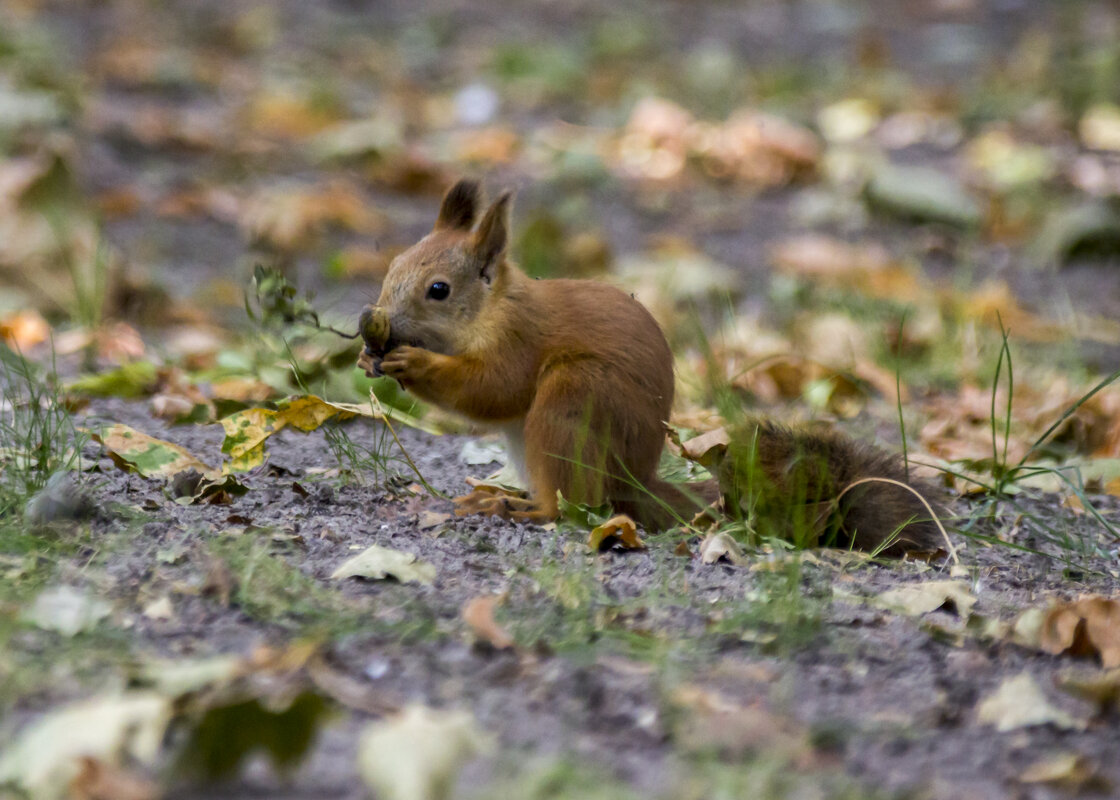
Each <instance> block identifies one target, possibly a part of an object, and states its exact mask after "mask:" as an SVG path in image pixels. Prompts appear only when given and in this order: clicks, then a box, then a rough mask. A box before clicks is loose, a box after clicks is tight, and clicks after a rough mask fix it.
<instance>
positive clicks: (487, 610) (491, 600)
mask: <svg viewBox="0 0 1120 800" xmlns="http://www.w3.org/2000/svg"><path fill="white" fill-rule="evenodd" d="M501 600H502V597H501V596H500V595H481V596H479V597H472V598H471V599H470V600H468V601H467V602H466V604H465V605H464V606H463V612H462V616H463V622H465V623H467V627H469V628H470V629H471V632H472V633H474V635H475V636H477V637H478V638H479V639H482V640H483V641H486V642H489V643H490V645H491V647H494V648H496V649H498V650H505V649H507V648H510V647H513V637H512V636H510V635H509V631H507V630H506V629H505V628H503V627H502V626H501V625H499V624H498V622H497V621H496V620H495V619H494V609H495V608H496V607H497V605H498V603H499V602H500V601H501Z"/></svg>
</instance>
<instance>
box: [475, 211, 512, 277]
mask: <svg viewBox="0 0 1120 800" xmlns="http://www.w3.org/2000/svg"><path fill="white" fill-rule="evenodd" d="M512 201H513V193H512V192H508V191H506V192H502V193H501V195H499V197H498V199H497V200H495V201H494V205H492V206H490V208H488V209H487V210H486V214H485V215H483V217H482V222H480V223H479V224H478V231H476V232H475V235H474V243H473V249H474V253H475V256H476V257H477V258H478V260H479V261H481V262H482V277H483V279H484V280H486V281H487V282H489V281H491V280H493V278H494V276H495V274H496V271H497V268H498V267H500V266H501V264H502V263H504V261H505V259H504V258H503V256H504V255H505V252H506V245H507V244H508V243H509V207H510V204H511V203H512Z"/></svg>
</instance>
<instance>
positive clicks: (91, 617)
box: [23, 586, 112, 636]
mask: <svg viewBox="0 0 1120 800" xmlns="http://www.w3.org/2000/svg"><path fill="white" fill-rule="evenodd" d="M111 610H112V609H111V608H110V606H109V604H108V603H106V602H105V601H104V600H99V599H98V598H96V597H93V596H92V595H90V594H89V593H88V592H86V591H84V590H82V589H76V588H74V587H73V586H57V587H55V588H52V589H44V590H43V591H42V592H40V593H39V595H38V597H36V598H35V601H34V602H33V603H32V604H31V606H30V607H29V608H28V609H26V610H25V611H24V613H23V619H24V620H25V621H27V622H30V623H31V624H33V625H35V626H36V627H38V628H42V629H43V630H47V631H58V632H59V633H61V634H62V635H63V636H76V635H77V634H79V633H82V632H83V631H88V630H92V629H93V628H96V627H97V626H98V625H99V624H100V622H101V620H103V619H105V618H106V617H108V616H109V612H110V611H111Z"/></svg>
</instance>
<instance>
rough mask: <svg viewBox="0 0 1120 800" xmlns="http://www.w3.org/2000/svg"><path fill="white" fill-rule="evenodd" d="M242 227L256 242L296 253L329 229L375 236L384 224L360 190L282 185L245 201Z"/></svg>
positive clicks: (330, 185) (346, 185)
mask: <svg viewBox="0 0 1120 800" xmlns="http://www.w3.org/2000/svg"><path fill="white" fill-rule="evenodd" d="M240 224H241V228H242V229H243V230H244V231H245V233H246V235H247V236H248V237H249V238H250V239H252V240H254V241H259V242H264V243H267V244H269V245H271V246H273V247H276V248H278V249H280V250H284V251H295V250H299V249H301V248H304V247H307V246H308V245H310V244H311V243H312V242H313V241H314V239H315V238H316V237H317V236H318V235H319V234H320V233H322V232H323V231H324V230H325V229H326V228H327V227H329V226H337V227H343V228H346V229H348V230H351V231H355V232H358V233H371V232H373V231H376V230H377V229H378V228H380V227H381V224H382V223H381V220H380V218H379V217H378V216H377V215H376V214H375V213H374V212H373V211H371V210H370V205H369V203H367V202H366V199H365V198H364V197H363V196H362V194H361V192H360V191H359V190H358V188H357V187H356V186H354V185H351V184H350V183H347V182H344V181H332V182H330V183H328V184H326V185H325V186H300V185H293V184H282V185H279V186H271V187H268V188H265V189H262V190H260V191H258V192H257V193H256V194H254V195H253V196H251V197H250V198H249V199H248V200H246V201H245V203H244V205H243V207H242V210H241V219H240Z"/></svg>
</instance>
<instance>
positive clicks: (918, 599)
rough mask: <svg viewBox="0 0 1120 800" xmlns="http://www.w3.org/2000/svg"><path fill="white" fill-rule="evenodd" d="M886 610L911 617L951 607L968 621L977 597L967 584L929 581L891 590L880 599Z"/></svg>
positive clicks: (879, 597) (962, 582) (881, 595)
mask: <svg viewBox="0 0 1120 800" xmlns="http://www.w3.org/2000/svg"><path fill="white" fill-rule="evenodd" d="M878 600H879V603H880V604H881V605H883V606H885V607H886V608H889V609H892V610H894V611H898V612H900V613H902V614H906V615H907V616H911V617H919V616H921V615H922V614H928V613H929V612H931V611H936V610H937V609H939V608H943V607H946V608H949V609H950V610H952V611H954V612H956V614H957V616H958V617H961V618H962V619H964V618H967V617H968V615H969V614H970V613H971V611H972V607H973V606H974V605H975V604H976V596H975V595H973V594H972V593H971V592H970V591H969V589H968V584H967V583H965V582H964V581H925V582H923V583H912V584H908V585H906V586H901V587H899V588H898V589H889V590H887V591H885V592H883V593H881V594H880V595H879V596H878Z"/></svg>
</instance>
